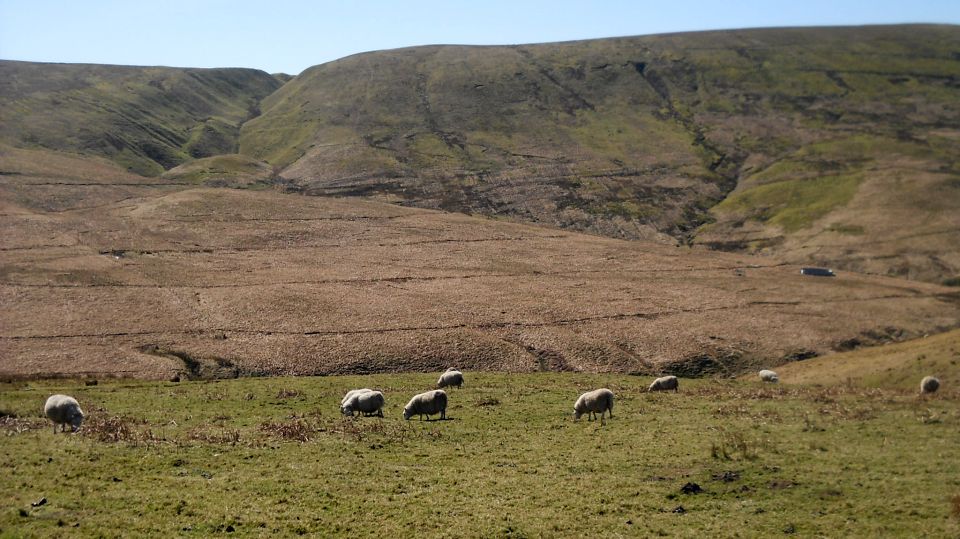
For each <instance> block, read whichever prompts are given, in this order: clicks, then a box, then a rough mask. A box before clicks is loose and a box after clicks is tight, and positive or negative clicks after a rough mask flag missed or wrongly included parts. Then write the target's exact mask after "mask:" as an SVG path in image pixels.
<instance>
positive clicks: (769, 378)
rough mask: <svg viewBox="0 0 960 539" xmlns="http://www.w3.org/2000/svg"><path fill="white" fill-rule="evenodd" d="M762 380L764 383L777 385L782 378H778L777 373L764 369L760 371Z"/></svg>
mask: <svg viewBox="0 0 960 539" xmlns="http://www.w3.org/2000/svg"><path fill="white" fill-rule="evenodd" d="M760 380H762V381H764V382H770V383H771V384H776V383H777V382H779V381H780V377H779V376H777V373H775V372H773V371H771V370H767V369H763V370H762V371H760Z"/></svg>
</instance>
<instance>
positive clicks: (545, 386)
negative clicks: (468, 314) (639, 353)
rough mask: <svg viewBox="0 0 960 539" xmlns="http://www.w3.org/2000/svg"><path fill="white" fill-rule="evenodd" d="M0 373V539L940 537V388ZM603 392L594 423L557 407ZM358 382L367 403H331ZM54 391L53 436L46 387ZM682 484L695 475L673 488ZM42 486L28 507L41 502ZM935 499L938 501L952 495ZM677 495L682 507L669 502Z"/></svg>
mask: <svg viewBox="0 0 960 539" xmlns="http://www.w3.org/2000/svg"><path fill="white" fill-rule="evenodd" d="M435 380H436V375H432V374H398V375H374V376H365V377H362V376H345V377H301V378H245V379H237V380H228V381H218V382H184V383H180V384H174V383H156V382H132V381H122V380H116V381H101V383H100V384H99V385H96V386H86V385H84V384H83V383H82V382H78V381H65V380H55V381H31V382H16V383H7V384H4V385H2V386H0V410H2V411H3V414H4V417H3V418H2V419H0V450H2V452H3V457H4V458H3V460H2V462H3V467H4V468H5V470H4V473H2V474H0V492H3V493H4V494H3V503H2V505H0V535H2V536H45V537H53V536H74V535H103V536H116V535H124V536H135V535H154V536H173V535H181V536H206V535H211V534H217V535H227V534H229V535H233V536H239V535H257V536H267V535H271V536H272V535H297V534H307V533H315V534H317V535H320V536H331V535H344V536H346V535H351V536H373V535H378V536H385V537H404V536H412V535H414V534H419V535H421V536H424V537H464V536H466V537H540V536H543V537H582V536H594V537H621V536H687V537H689V536H694V535H703V536H708V537H709V536H715V537H736V536H740V537H754V536H779V535H784V534H788V535H789V534H793V533H795V534H797V535H798V536H804V537H814V536H860V537H877V536H911V537H921V536H927V537H956V536H957V535H958V533H960V514H958V511H960V498H958V496H960V428H958V427H960V407H958V406H957V403H958V400H960V393H958V392H957V391H956V390H955V389H953V390H951V389H950V388H945V389H946V390H945V391H943V392H941V393H940V394H938V395H937V396H935V397H934V398H932V399H928V400H925V401H919V400H918V399H917V398H916V397H915V396H914V395H912V394H911V393H910V392H909V391H906V390H880V389H871V388H854V387H852V386H851V387H846V386H838V387H827V388H825V387H815V386H787V385H781V386H761V385H760V384H759V383H758V382H753V381H739V380H737V381H727V380H683V381H682V382H681V393H679V394H673V393H669V394H668V393H664V394H646V393H643V392H642V389H643V387H644V386H645V385H646V384H647V383H648V382H649V380H648V379H646V378H640V377H631V376H624V375H587V374H569V373H567V374H555V373H538V374H519V375H518V374H493V373H468V377H467V384H466V385H465V386H464V388H463V389H461V390H456V389H452V390H450V391H448V393H449V394H450V407H449V408H448V417H449V420H447V421H422V422H421V421H417V420H411V421H409V422H404V421H403V420H402V418H401V409H402V406H403V405H404V404H405V402H406V400H407V399H408V398H409V396H410V395H412V394H413V393H415V392H419V391H422V390H425V389H426V388H429V387H431V386H432V384H433V382H434V381H435ZM599 386H606V387H610V388H611V389H613V390H614V391H615V392H616V394H617V404H616V408H615V411H614V418H613V419H611V420H609V421H607V422H606V424H605V425H601V423H600V422H597V421H594V422H591V421H586V420H581V421H580V422H573V421H572V418H571V411H572V409H571V408H572V403H573V401H574V400H575V399H576V397H577V395H579V394H580V393H581V392H582V391H585V390H588V389H592V388H595V387H599ZM354 387H376V388H380V389H382V390H383V391H384V392H385V394H386V395H387V407H386V409H385V415H386V417H385V418H383V419H380V418H357V419H353V420H351V419H344V418H341V417H340V416H339V414H338V410H337V406H338V404H339V399H340V396H341V395H342V394H343V393H344V392H345V391H346V390H347V389H349V388H354ZM54 392H65V393H69V394H73V395H75V396H76V397H77V398H78V399H79V400H80V401H81V403H82V404H83V406H84V409H85V411H86V412H87V414H88V420H87V421H86V422H85V424H84V428H83V430H82V431H81V433H80V434H77V435H63V434H58V435H54V434H53V433H52V432H51V430H52V429H51V427H50V425H49V423H47V422H46V421H45V420H44V419H43V418H42V417H41V408H42V406H43V402H44V399H45V398H46V396H47V395H49V394H51V393H54ZM686 483H695V484H697V485H699V487H700V488H701V489H702V491H703V492H700V493H697V494H692V493H690V494H687V493H683V492H681V488H682V487H683V486H684V485H685V484H686ZM44 497H45V498H46V499H47V503H45V504H43V505H40V506H37V507H33V506H31V503H33V502H37V501H38V500H39V499H41V498H44ZM951 498H952V500H951ZM681 507H682V509H680V508H681Z"/></svg>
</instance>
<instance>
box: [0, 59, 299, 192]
mask: <svg viewBox="0 0 960 539" xmlns="http://www.w3.org/2000/svg"><path fill="white" fill-rule="evenodd" d="M281 84H282V82H281V80H280V79H277V78H275V77H273V76H271V75H268V74H267V73H264V72H262V71H257V70H254V69H181V68H168V67H130V66H108V65H88V64H42V63H33V62H14V61H2V60H0V143H4V144H7V145H10V146H15V147H20V148H28V149H49V150H57V151H63V152H72V153H82V154H86V155H93V156H102V157H107V158H109V159H111V160H113V161H114V162H116V163H118V164H120V165H121V166H123V167H124V168H126V169H127V170H129V171H131V172H134V173H137V174H140V175H144V176H156V175H159V174H160V173H162V172H163V171H164V170H166V169H169V168H172V167H174V166H176V165H179V164H181V163H183V162H185V161H188V160H191V159H194V158H201V157H208V156H212V155H218V154H225V153H235V152H236V149H237V140H238V138H239V129H240V125H241V124H242V123H243V122H244V121H246V120H248V119H250V118H252V117H254V116H256V115H257V114H259V108H258V107H259V102H260V100H261V99H263V98H264V97H266V96H267V95H269V94H271V93H272V92H273V91H274V90H276V89H277V88H279V87H280V85H281Z"/></svg>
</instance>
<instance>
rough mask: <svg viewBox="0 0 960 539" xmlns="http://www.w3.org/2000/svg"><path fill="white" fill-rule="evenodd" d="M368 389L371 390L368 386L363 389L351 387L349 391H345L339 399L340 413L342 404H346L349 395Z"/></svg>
mask: <svg viewBox="0 0 960 539" xmlns="http://www.w3.org/2000/svg"><path fill="white" fill-rule="evenodd" d="M369 391H373V390H372V389H370V388H368V387H365V388H363V389H351V390H350V391H347V394H346V395H344V396H343V398H342V399H341V400H340V413H343V405H344V404H346V403H347V401H348V400H350V398H351V397H353V396H354V395H357V394H359V393H367V392H369Z"/></svg>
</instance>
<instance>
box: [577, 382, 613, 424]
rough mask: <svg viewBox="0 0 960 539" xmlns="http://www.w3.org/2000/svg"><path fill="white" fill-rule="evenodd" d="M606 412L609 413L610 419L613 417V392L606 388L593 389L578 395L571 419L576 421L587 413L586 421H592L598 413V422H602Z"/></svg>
mask: <svg viewBox="0 0 960 539" xmlns="http://www.w3.org/2000/svg"><path fill="white" fill-rule="evenodd" d="M607 411H609V412H610V417H613V391H610V390H609V389H606V388H602V389H594V390H593V391H588V392H586V393H584V394H583V395H580V398H579V399H577V402H576V403H575V404H574V405H573V419H574V421H576V420H578V419H580V416H582V415H583V414H586V413H589V414H590V415H589V416H587V419H589V420H592V419H594V418H595V414H596V413H597V412H599V413H600V421H603V414H604V412H607Z"/></svg>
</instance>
